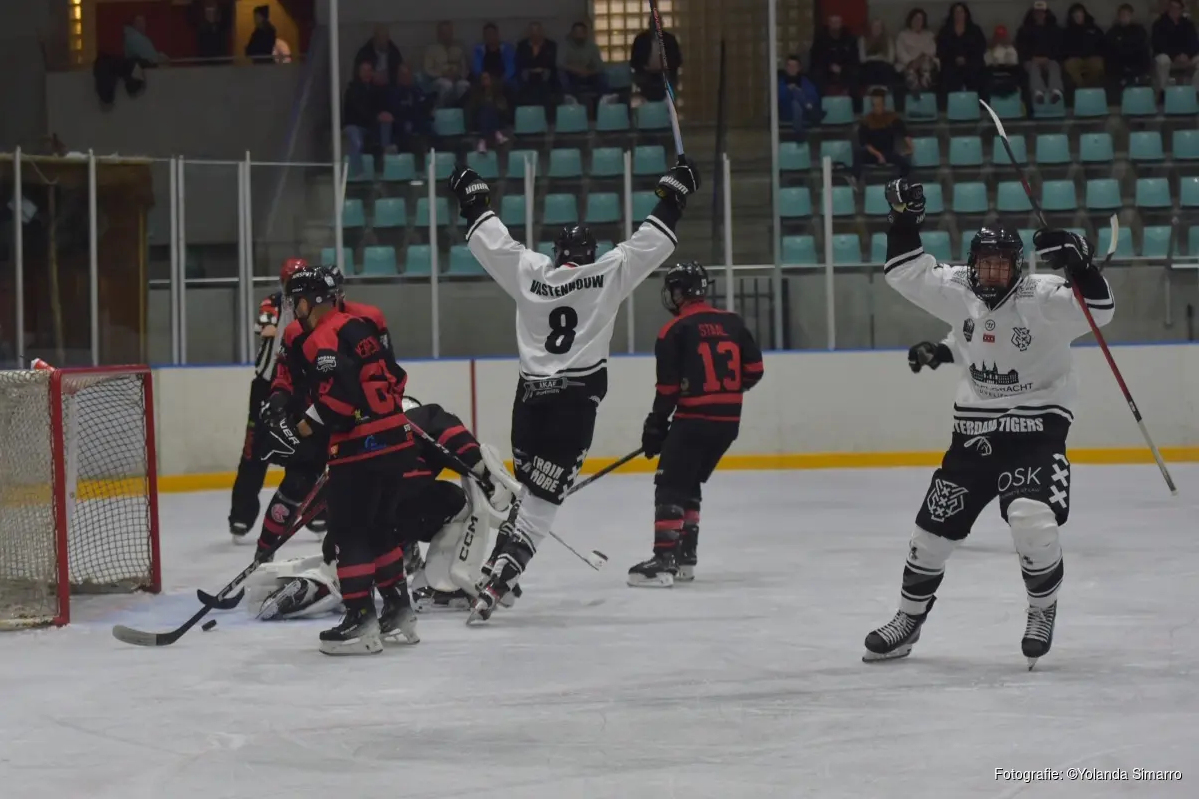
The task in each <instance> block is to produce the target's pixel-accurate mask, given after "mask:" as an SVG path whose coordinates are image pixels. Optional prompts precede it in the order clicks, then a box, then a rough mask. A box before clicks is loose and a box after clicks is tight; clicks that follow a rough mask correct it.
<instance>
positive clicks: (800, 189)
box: [779, 186, 812, 219]
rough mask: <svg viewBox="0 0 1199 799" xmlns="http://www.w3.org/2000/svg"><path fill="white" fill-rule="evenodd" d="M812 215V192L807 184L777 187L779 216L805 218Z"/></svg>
mask: <svg viewBox="0 0 1199 799" xmlns="http://www.w3.org/2000/svg"><path fill="white" fill-rule="evenodd" d="M811 215H812V192H811V191H809V190H808V187H807V186H793V187H791V188H786V189H779V216H780V217H782V218H783V219H807V218H808V217H810V216H811Z"/></svg>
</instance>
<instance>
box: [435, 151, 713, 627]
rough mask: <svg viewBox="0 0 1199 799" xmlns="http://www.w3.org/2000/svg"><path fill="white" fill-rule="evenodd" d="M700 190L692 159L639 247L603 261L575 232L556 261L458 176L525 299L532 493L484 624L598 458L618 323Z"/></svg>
mask: <svg viewBox="0 0 1199 799" xmlns="http://www.w3.org/2000/svg"><path fill="white" fill-rule="evenodd" d="M698 188H699V176H698V174H697V173H696V171H695V168H694V167H693V166H692V164H691V162H690V161H688V160H687V159H685V158H684V157H682V156H680V157H679V160H678V163H677V164H676V165H675V166H674V167H672V168H671V169H670V170H669V171H668V172H667V173H666V174H665V175H663V176H662V177H661V178H660V179H659V180H658V187H657V189H656V193H657V195H658V204H657V206H656V207H655V208H654V210H653V212H652V213H651V214H650V215H649V216H648V217H647V218H646V220H645V222H644V223H642V225H641V227H640V228H638V229H637V232H636V233H634V234H633V236H632V238H630V239H629V240H628V241H625V242H623V243H621V244H618V245H616V247H615V249H613V250H612V251H611V252H608V253H605V254H604V255H602V256H600V257H599V258H597V257H596V242H595V237H594V236H592V234H591V231H590V230H588V229H587V228H585V227H580V226H573V227H567V228H564V229H563V230H562V232H561V233H560V234H559V235H558V238H557V241H556V242H555V244H554V252H555V257H554V258H550V257H549V256H547V255H542V254H541V253H539V252H537V251H535V250H530V249H528V248H526V247H525V246H524V245H522V244H520V243H519V242H517V241H516V240H515V239H513V238H512V236H511V235H510V234H509V233H508V228H507V227H505V226H504V223H503V222H501V221H500V219H499V217H498V216H496V215H495V213H493V212H492V211H491V210H490V204H491V199H490V198H491V190H490V188H489V187H488V186H487V184H486V183H485V182H484V181H483V180H482V178H480V177H479V175H478V173H477V172H475V171H474V170H473V169H469V168H467V169H457V170H455V171H454V174H453V175H451V176H450V190H451V191H453V193H454V194H455V195H456V196H457V198H458V203H459V207H460V209H461V213H462V216H463V218H464V219H465V220H466V223H467V232H466V241H467V244H468V246H469V247H470V251H471V253H472V254H473V255H474V256H475V258H477V259H478V261H479V263H480V264H482V265H483V268H484V269H486V270H487V273H488V274H490V275H491V277H492V278H494V279H495V281H496V283H498V284H499V285H500V287H501V288H503V289H504V291H506V292H507V293H508V294H509V296H511V297H512V298H513V299H514V300H516V343H517V348H518V350H519V353H520V376H519V380H518V382H517V386H516V399H515V403H514V406H513V409H512V458H513V464H514V466H515V471H516V478H517V480H518V481H520V483H521V486H522V491H521V494H520V497H518V499H517V504H516V505H515V506H514V508H513V511H512V512H513V514H514V519H513V524H512V525H511V527H512V531H511V532H510V533H509V540H508V541H507V542H505V543H504V544H503V545H502V547H501V548H500V551H499V553H498V555H497V557H496V558H495V560H494V561H493V562H492V563H489V564H488V566H487V568H486V569H485V571H487V572H489V574H490V579H489V581H488V583H487V585H486V586H484V587H483V590H482V591H480V593H479V596H478V598H477V599H476V602H475V611H474V613H472V614H471V618H472V620H473V619H474V618H476V617H478V618H482V619H484V620H485V619H487V618H488V617H489V616H490V615H491V612H492V610H493V609H494V608H495V606H496V605H497V604H499V603H500V602H501V600H503V598H504V597H505V595H506V594H507V593H508V592H509V591H512V589H513V588H515V587H516V585H517V583H518V581H519V580H520V577H521V575H522V574H523V573H524V570H525V567H526V566H527V565H528V563H529V560H530V559H531V558H532V557H533V555H534V553H536V551H537V547H538V546H539V545H540V544H541V541H542V540H543V539H544V538H545V536H546V535H548V534H549V532H550V529H551V527H552V525H553V523H554V518H555V516H556V515H557V513H558V508H559V506H561V504H562V501H563V499H565V497H566V493H567V491H569V490H570V487H571V485H572V484H573V482H574V479H575V477H576V476H577V475H578V473H579V468H580V467H581V466H582V465H583V461H584V459H585V458H586V457H587V451H588V449H590V448H591V438H592V435H593V433H594V432H595V416H596V411H597V409H598V408H599V404H600V402H601V401H602V400H603V398H604V395H605V394H606V393H607V391H608V371H607V362H608V347H609V344H610V342H611V340H612V327H613V324H614V322H615V320H616V312H617V310H618V309H619V308H620V304H621V303H622V302H624V301H625V299H626V298H627V297H628V296H629V295H630V294H631V293H632V292H633V289H635V288H636V287H637V285H638V284H640V283H641V281H643V280H645V278H647V277H649V275H650V273H651V272H653V271H654V270H655V269H657V268H658V267H659V266H661V265H662V263H663V262H664V261H665V260H666V259H667V258H669V257H670V255H671V253H673V252H674V248H675V246H676V245H677V244H678V240H677V238H676V236H675V233H674V228H675V225H677V224H678V221H679V219H680V217H681V215H682V211H683V208H684V207H685V206H686V204H687V197H688V196H689V195H691V194H693V193H694V192H695V191H696V190H697V189H698Z"/></svg>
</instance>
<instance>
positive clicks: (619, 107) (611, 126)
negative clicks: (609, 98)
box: [595, 103, 629, 133]
mask: <svg viewBox="0 0 1199 799" xmlns="http://www.w3.org/2000/svg"><path fill="white" fill-rule="evenodd" d="M595 129H596V131H598V132H599V133H622V132H624V131H626V130H628V129H629V107H628V106H627V105H625V104H624V103H600V104H599V105H598V106H597V107H596V110H595Z"/></svg>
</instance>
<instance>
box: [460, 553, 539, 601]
mask: <svg viewBox="0 0 1199 799" xmlns="http://www.w3.org/2000/svg"><path fill="white" fill-rule="evenodd" d="M481 571H482V572H483V579H482V580H480V581H479V586H478V588H479V591H482V590H483V589H484V588H486V587H487V583H488V582H490V580H491V573H492V572H494V571H495V558H492V559H491V560H489V561H487V562H486V563H484V564H483V568H482V569H481ZM459 593H465V592H462V591H460V592H459ZM523 595H524V592H523V591H521V590H520V585H519V584H518V585H514V586H512V590H511V591H509V592H508V593H506V594H504V595H503V596H502V597H500V607H504V608H510V607H512V606H513V605H515V604H516V600H518V599H520V598H521V596H523Z"/></svg>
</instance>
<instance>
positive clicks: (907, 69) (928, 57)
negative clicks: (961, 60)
mask: <svg viewBox="0 0 1199 799" xmlns="http://www.w3.org/2000/svg"><path fill="white" fill-rule="evenodd" d="M895 68H896V69H898V70H899V71H900V72H902V73H903V78H904V83H905V84H906V85H907V87H908V91H910V92H911V93H912V94H913V95H915V96H917V97H919V96H920V93H921V92H926V91H928V90H929V89H931V88H932V87H933V85H934V84H935V83H936V79H937V70H938V64H937V37H936V36H934V35H933V32H932V31H930V30H929V29H928V14H926V13H925V12H924V9H923V8H914V9H912V10H911V11H909V12H908V18H907V22H906V23H905V24H904V28H903V30H901V31H900V32H899V35H898V36H896V37H895Z"/></svg>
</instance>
